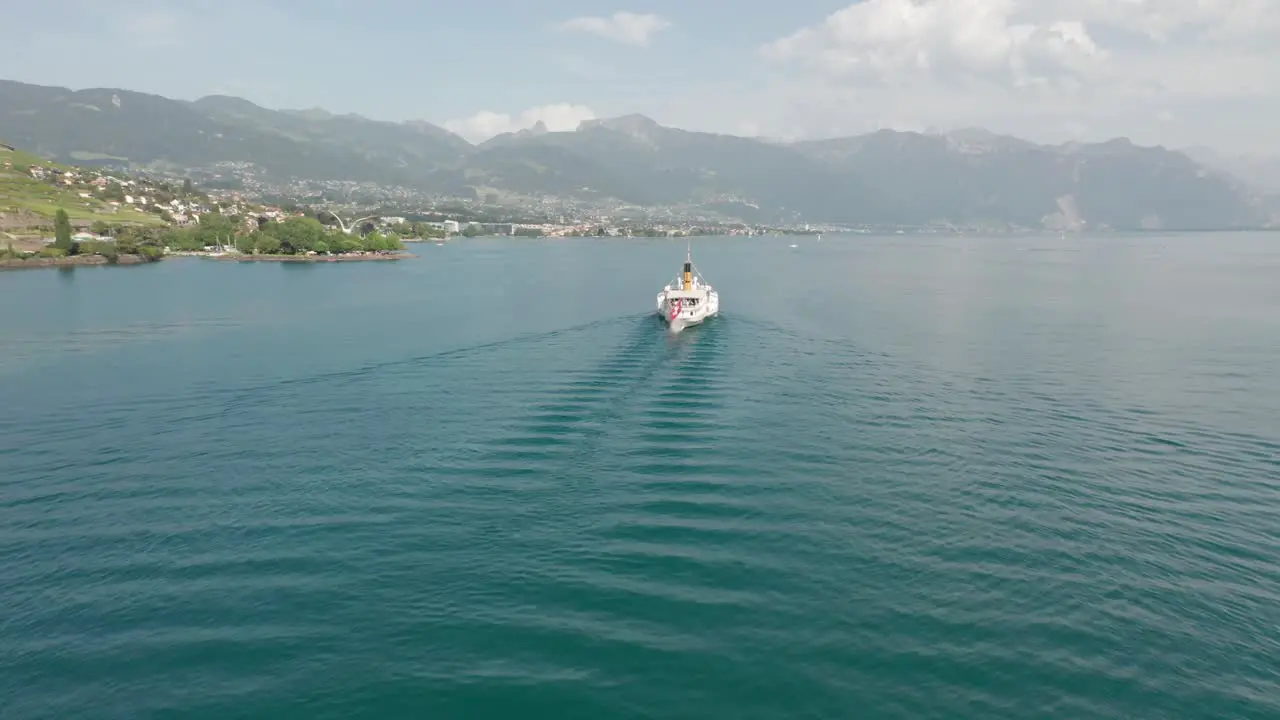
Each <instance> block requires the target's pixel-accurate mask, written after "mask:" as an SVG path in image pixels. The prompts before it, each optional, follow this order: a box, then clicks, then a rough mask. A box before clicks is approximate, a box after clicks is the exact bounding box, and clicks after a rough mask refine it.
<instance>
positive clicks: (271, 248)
mask: <svg viewBox="0 0 1280 720" xmlns="http://www.w3.org/2000/svg"><path fill="white" fill-rule="evenodd" d="M90 229H91V230H92V231H93V232H94V233H95V234H97V235H112V236H113V237H114V241H111V240H89V241H81V242H76V241H74V240H73V238H72V232H71V221H70V218H69V217H68V216H67V213H66V211H65V210H62V209H59V210H58V211H57V213H56V214H55V216H54V242H53V244H52V246H51V247H50V248H47V249H46V250H45V252H44V253H42V254H44V255H46V256H49V257H57V256H64V255H102V256H103V257H105V258H107V261H108V262H114V261H115V260H116V259H117V258H118V257H119V256H120V255H139V256H141V257H143V258H144V259H147V260H158V259H160V258H161V257H163V256H164V252H165V250H166V249H168V250H172V251H179V252H181V251H200V250H204V249H205V248H207V247H215V246H218V245H222V246H231V247H235V249H237V250H239V251H240V252H242V253H248V254H258V255H305V254H307V253H311V252H315V253H322V254H323V253H331V254H340V253H353V252H389V251H395V250H403V249H404V243H403V242H402V241H401V239H400V237H399V236H398V235H395V234H387V233H380V232H370V233H367V234H363V235H359V234H350V235H348V234H346V233H343V232H341V231H335V230H334V229H333V228H330V227H326V226H325V225H323V224H321V223H320V221H319V220H316V219H315V218H309V217H291V218H288V219H286V220H284V221H283V222H269V221H267V222H255V220H254V219H252V218H251V219H250V220H249V221H248V222H246V221H245V220H244V219H242V218H238V217H228V216H226V215H221V214H219V213H205V214H204V215H201V216H200V220H199V222H198V223H196V224H195V225H192V226H191V227H185V228H179V227H143V226H114V227H113V226H109V225H107V224H106V223H103V222H101V221H99V222H95V223H94V224H93V225H92V226H91V228H90Z"/></svg>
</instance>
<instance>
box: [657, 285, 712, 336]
mask: <svg viewBox="0 0 1280 720" xmlns="http://www.w3.org/2000/svg"><path fill="white" fill-rule="evenodd" d="M683 295H684V293H682V292H679V291H668V290H663V291H662V292H660V293H658V298H657V300H658V316H659V317H661V318H662V321H663V322H665V323H666V324H667V327H668V328H669V329H670V330H671V331H672V332H680V331H681V330H683V329H685V328H687V327H692V326H694V325H701V324H702V323H703V322H705V321H706V320H707V319H708V318H713V317H715V316H716V315H719V314H720V293H718V292H716V291H715V290H708V291H706V292H705V293H702V294H701V297H698V298H687V297H681V296H683ZM690 299H693V300H695V302H693V303H689V300H690Z"/></svg>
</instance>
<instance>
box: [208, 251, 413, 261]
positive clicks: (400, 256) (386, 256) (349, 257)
mask: <svg viewBox="0 0 1280 720" xmlns="http://www.w3.org/2000/svg"><path fill="white" fill-rule="evenodd" d="M190 257H203V258H205V259H206V260H222V261H233V262H286V263H288V262H295V263H307V262H311V263H319V262H362V261H388V260H404V259H406V258H412V257H417V255H414V254H413V253H407V252H384V253H379V254H376V255H357V254H354V253H352V254H347V253H344V254H341V255H243V254H239V255H202V254H198V253H193V254H192V255H191V256H190Z"/></svg>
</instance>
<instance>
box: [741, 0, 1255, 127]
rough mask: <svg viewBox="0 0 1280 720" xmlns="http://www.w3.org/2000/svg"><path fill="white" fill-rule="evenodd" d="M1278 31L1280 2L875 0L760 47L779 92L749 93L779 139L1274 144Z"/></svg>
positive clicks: (774, 89)
mask: <svg viewBox="0 0 1280 720" xmlns="http://www.w3.org/2000/svg"><path fill="white" fill-rule="evenodd" d="M1277 36H1280V0H865V1H864V2H859V3H856V4H852V5H850V6H848V7H846V8H844V9H842V10H839V11H837V12H835V13H832V14H831V15H829V16H827V17H826V18H825V19H823V20H822V21H820V22H818V23H816V24H814V25H811V26H809V27H804V28H800V29H798V30H795V31H794V32H791V33H789V34H786V35H784V36H783V37H780V38H778V39H776V40H774V41H772V42H770V43H767V44H765V45H763V46H762V47H761V48H760V49H759V51H760V55H761V57H762V58H764V59H765V60H766V61H767V62H766V67H767V68H770V69H771V70H773V71H775V72H776V73H777V76H776V77H775V79H774V80H773V81H772V82H764V83H762V84H765V85H767V86H768V87H769V88H770V91H771V92H772V93H773V98H774V100H773V101H772V102H770V103H768V104H762V103H761V100H760V99H759V98H756V99H754V100H753V101H752V102H753V107H755V108H757V109H758V108H760V107H762V106H763V107H765V108H767V109H770V110H771V111H772V112H773V115H772V117H771V118H768V119H767V120H766V119H763V118H762V119H761V123H762V125H763V126H764V129H765V131H766V132H769V133H773V134H788V133H798V134H843V133H847V132H854V131H859V130H866V129H871V128H874V127H877V126H886V125H890V124H891V125H892V126H896V127H901V126H915V127H929V126H934V127H942V128H947V127H958V126H963V125H968V124H979V125H986V126H988V127H992V128H993V129H1002V130H1004V131H1006V132H1015V133H1019V134H1023V135H1025V136H1029V137H1033V138H1037V137H1043V138H1045V139H1065V138H1066V137H1067V136H1070V135H1073V134H1078V133H1082V132H1083V133H1086V134H1087V135H1089V136H1090V137H1094V138H1096V137H1107V136H1115V135H1127V136H1130V137H1133V138H1135V139H1136V140H1139V141H1147V142H1165V143H1171V144H1178V143H1182V142H1186V141H1188V140H1190V139H1192V138H1193V137H1194V136H1196V134H1197V133H1200V134H1201V135H1203V134H1204V133H1206V132H1208V131H1209V130H1210V128H1212V131H1213V132H1216V133H1225V134H1227V135H1228V136H1230V137H1228V138H1226V139H1228V140H1236V141H1240V142H1245V143H1247V142H1254V143H1262V142H1266V143H1269V144H1271V145H1272V146H1273V147H1275V146H1276V145H1278V144H1280V138H1277V137H1271V138H1266V137H1265V132H1264V131H1262V128H1265V127H1266V126H1267V124H1268V122H1269V123H1270V124H1271V125H1272V126H1274V125H1275V124H1277V123H1280V73H1277V72H1276V71H1275V68H1280V43H1277V42H1275V38H1276V37H1277ZM782 98H786V99H785V100H783V99H782ZM1229 108H1234V109H1229ZM1244 108H1250V109H1251V112H1254V113H1256V112H1258V111H1259V110H1261V111H1262V112H1263V113H1264V114H1265V117H1266V118H1268V119H1269V120H1268V121H1267V122H1262V121H1261V119H1260V118H1259V117H1258V116H1257V115H1253V116H1251V117H1245V116H1243V115H1242V114H1241V111H1242V110H1243V109H1244ZM1210 110H1213V111H1216V115H1215V113H1213V112H1209V111H1210ZM1210 116H1215V117H1217V119H1216V120H1214V121H1213V123H1212V125H1209V124H1208V123H1206V122H1203V121H1195V122H1192V121H1190V120H1188V121H1185V122H1182V121H1179V122H1172V121H1170V120H1169V119H1168V118H1179V119H1181V118H1192V117H1196V118H1206V117H1210ZM797 126H799V127H797ZM841 128H843V129H841ZM1232 128H1236V129H1232ZM1246 138H1247V139H1246ZM1195 139H1208V138H1203V137H1200V138H1195Z"/></svg>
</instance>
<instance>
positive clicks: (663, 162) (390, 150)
mask: <svg viewBox="0 0 1280 720" xmlns="http://www.w3.org/2000/svg"><path fill="white" fill-rule="evenodd" d="M0 141H4V142H8V143H11V144H14V145H16V146H19V147H24V148H26V149H28V150H31V151H34V152H37V153H39V154H41V155H44V156H46V157H50V158H52V159H55V160H59V161H64V162H74V163H79V164H91V163H103V164H115V165H128V166H133V167H143V166H145V167H151V168H157V167H160V168H166V169H170V170H179V171H180V170H182V169H191V168H198V167H208V166H210V165H212V164H214V163H218V162H228V161H230V162H244V163H253V164H255V165H256V166H258V167H259V168H261V170H262V172H263V173H264V174H265V175H267V176H269V177H273V178H280V179H286V178H306V179H313V180H354V181H369V182H376V183H380V184H388V185H401V186H405V187H411V188H416V189H420V190H423V191H429V192H440V193H453V194H463V193H466V194H473V195H474V194H477V193H483V192H488V191H509V192H517V193H522V194H528V195H541V196H548V195H555V196H567V197H575V198H581V199H600V200H606V199H613V200H616V201H618V202H622V203H630V204H636V205H645V206H656V205H681V204H685V205H689V204H691V205H699V206H702V207H704V208H708V209H712V210H716V211H719V212H723V213H725V214H729V215H734V216H737V217H742V218H743V219H747V220H751V221H770V220H775V219H789V220H803V221H810V222H832V223H866V224H907V225H921V224H926V223H945V222H950V223H998V224H1016V225H1019V226H1024V227H1051V228H1056V227H1085V228H1098V227H1110V228H1114V229H1137V228H1168V229H1216V228H1237V227H1257V226H1260V225H1264V224H1267V223H1269V222H1272V221H1273V220H1276V219H1277V216H1276V215H1275V214H1274V210H1275V209H1276V207H1277V206H1276V205H1274V204H1273V203H1274V200H1275V198H1274V197H1271V196H1269V195H1267V194H1266V193H1265V192H1262V191H1260V190H1259V189H1257V188H1255V187H1253V186H1250V185H1248V184H1247V183H1245V182H1243V181H1242V180H1240V179H1238V177H1237V176H1236V175H1233V174H1232V173H1231V172H1230V170H1229V168H1226V167H1224V165H1223V164H1221V163H1218V164H1214V163H1208V162H1205V159H1204V158H1203V157H1202V158H1200V159H1199V160H1197V159H1193V158H1192V157H1191V156H1189V155H1188V154H1186V153H1183V152H1178V151H1175V150H1170V149H1166V148H1163V147H1142V146H1138V145H1135V144H1133V143H1131V142H1129V141H1128V140H1127V139H1123V138H1120V139H1115V140H1111V141H1108V142H1103V143H1092V144H1090V143H1067V144H1062V145H1039V144H1035V143H1032V142H1028V141H1025V140H1021V139H1018V138H1013V137H1008V136H1001V135H995V134H992V133H989V132H987V131H984V130H981V129H969V130H962V131H957V132H952V133H947V134H921V133H914V132H897V131H891V130H882V131H879V132H874V133H870V134H865V135H860V136H855V137H845V138H835V139H828V140H813V141H804V142H792V143H783V142H776V141H767V140H761V139H757V138H747V137H737V136H732V135H720V134H713V133H703V132H691V131H686V130H680V129H677V128H671V127H664V126H662V125H659V124H658V123H656V122H654V121H653V120H651V119H649V118H647V117H644V116H641V115H627V116H622V117H616V118H608V119H597V120H588V121H585V122H583V123H582V124H581V125H580V126H579V127H578V128H577V129H576V130H574V131H569V132H548V131H547V128H546V127H545V126H544V125H541V124H538V125H536V126H534V127H533V128H530V129H527V130H521V131H519V132H516V133H507V134H503V135H499V136H497V137H494V138H492V139H490V140H488V141H486V142H484V143H481V144H479V145H473V144H471V143H469V142H467V141H466V140H464V139H463V138H461V137H459V136H458V135H456V134H454V133H451V132H449V131H448V130H446V129H444V128H442V127H439V126H437V125H433V124H431V123H427V122H423V121H410V122H404V123H395V122H386V121H378V120H370V119H367V118H364V117H361V116H358V115H338V114H333V113H329V112H326V111H324V110H320V109H310V110H270V109H267V108H263V107H260V106H258V105H255V104H254V103H252V102H249V101H248V100H244V99H241V98H237V97H229V96H223V95H212V96H207V97H203V98H200V99H199V100H195V101H186V100H174V99H170V98H165V97H161V96H158V95H152V94H147V93H140V92H133V91H129V90H122V89H112V88H106V89H101V88H99V89H86V90H78V91H73V90H70V89H67V88H60V87H47V86H39V85H30V84H25V83H19V82H13V81H7V80H0Z"/></svg>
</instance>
